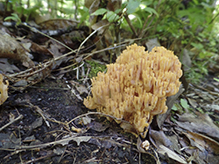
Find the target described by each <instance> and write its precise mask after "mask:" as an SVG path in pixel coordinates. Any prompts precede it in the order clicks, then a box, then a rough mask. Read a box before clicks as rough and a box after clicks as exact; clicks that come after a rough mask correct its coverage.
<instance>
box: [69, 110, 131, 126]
mask: <svg viewBox="0 0 219 164" xmlns="http://www.w3.org/2000/svg"><path fill="white" fill-rule="evenodd" d="M93 114H94V115H102V116H105V117H110V118H112V119H115V120H117V121H121V122H125V123H129V122H128V121H125V120H123V119H121V118H116V117H114V116H111V115H108V114H104V113H101V112H88V113H85V114H81V115H79V116H77V117H75V118H73V119H72V120H71V121H69V122H67V124H70V123H71V122H73V121H75V120H77V119H79V118H81V117H85V116H88V115H93Z"/></svg>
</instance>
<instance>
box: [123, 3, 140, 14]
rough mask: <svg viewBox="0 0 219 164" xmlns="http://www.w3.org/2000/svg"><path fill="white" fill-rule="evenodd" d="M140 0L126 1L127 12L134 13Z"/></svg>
mask: <svg viewBox="0 0 219 164" xmlns="http://www.w3.org/2000/svg"><path fill="white" fill-rule="evenodd" d="M140 3H141V2H140V0H130V1H129V2H127V6H126V9H127V14H131V13H134V12H135V10H136V9H137V8H138V6H139V5H140Z"/></svg>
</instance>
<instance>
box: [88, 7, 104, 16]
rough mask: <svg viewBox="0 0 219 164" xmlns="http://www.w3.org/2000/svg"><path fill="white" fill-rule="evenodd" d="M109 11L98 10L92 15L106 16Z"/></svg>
mask: <svg viewBox="0 0 219 164" xmlns="http://www.w3.org/2000/svg"><path fill="white" fill-rule="evenodd" d="M107 11H108V10H107V9H104V8H101V9H97V10H96V11H95V12H94V13H92V14H91V15H104V14H105V13H106V12H107Z"/></svg>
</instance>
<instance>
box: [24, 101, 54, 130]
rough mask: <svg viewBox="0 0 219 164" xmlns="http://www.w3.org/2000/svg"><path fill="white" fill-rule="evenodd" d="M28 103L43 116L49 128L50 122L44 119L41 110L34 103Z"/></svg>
mask: <svg viewBox="0 0 219 164" xmlns="http://www.w3.org/2000/svg"><path fill="white" fill-rule="evenodd" d="M28 104H29V105H30V107H31V108H34V109H35V110H36V111H37V112H38V113H39V114H40V115H41V117H42V118H43V120H44V121H45V123H46V125H47V126H48V127H49V128H50V124H49V122H48V121H47V120H46V117H45V116H44V114H43V111H42V110H41V109H40V108H39V107H38V106H36V105H33V104H32V103H30V102H28Z"/></svg>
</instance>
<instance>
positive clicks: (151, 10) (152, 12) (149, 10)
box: [144, 7, 159, 17]
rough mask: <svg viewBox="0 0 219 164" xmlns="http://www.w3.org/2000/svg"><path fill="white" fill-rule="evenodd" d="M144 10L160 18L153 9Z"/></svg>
mask: <svg viewBox="0 0 219 164" xmlns="http://www.w3.org/2000/svg"><path fill="white" fill-rule="evenodd" d="M144 10H145V11H147V12H149V13H150V14H155V15H156V16H157V17H159V14H158V13H157V12H156V10H154V9H153V8H151V7H146V8H145V9H144Z"/></svg>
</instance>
